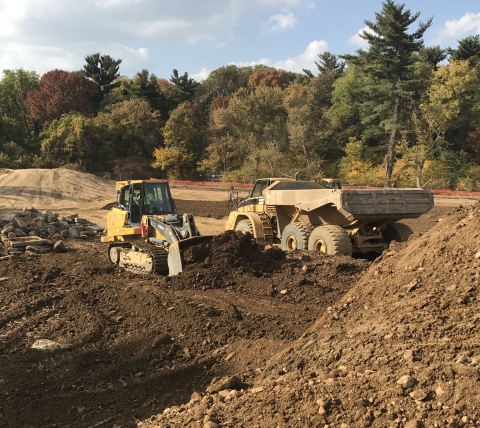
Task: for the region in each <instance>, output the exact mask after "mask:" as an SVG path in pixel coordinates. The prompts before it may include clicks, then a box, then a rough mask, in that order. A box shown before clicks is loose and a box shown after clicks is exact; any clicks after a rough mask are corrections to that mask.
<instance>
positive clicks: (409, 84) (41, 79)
mask: <svg viewBox="0 0 480 428" xmlns="http://www.w3.org/2000/svg"><path fill="white" fill-rule="evenodd" d="M419 18H420V13H418V12H417V13H412V12H411V11H410V10H409V9H407V8H406V7H405V5H404V4H399V3H395V2H393V1H392V0H386V1H384V2H383V3H382V9H381V10H380V11H379V12H377V13H376V14H375V20H374V21H365V24H366V28H367V29H366V30H365V31H363V32H362V33H361V34H360V37H362V38H363V39H364V40H365V41H366V42H367V43H368V47H367V48H365V49H359V50H358V51H357V52H356V53H355V54H353V55H335V54H333V53H330V52H323V53H322V54H320V55H319V57H318V61H317V62H315V65H316V67H317V72H316V73H312V72H311V71H310V70H303V73H292V72H288V71H284V70H278V69H274V68H271V67H267V66H264V65H257V66H254V67H237V66H235V65H228V66H224V67H220V68H218V69H216V70H214V71H213V72H211V73H210V75H209V76H208V78H207V79H206V80H204V81H203V82H201V83H199V82H196V81H195V80H194V79H192V78H191V77H189V75H188V72H185V73H183V74H181V73H179V72H178V70H173V72H172V74H171V76H170V79H168V80H167V79H164V78H157V77H156V76H155V75H154V74H152V73H150V72H149V71H148V70H142V71H140V72H138V73H137V74H136V75H135V76H134V77H133V78H128V77H125V76H121V75H120V72H119V70H120V66H121V62H122V61H121V59H114V58H112V57H110V56H109V55H102V54H100V53H95V54H92V55H88V56H86V57H85V65H84V66H83V68H82V69H81V70H79V71H76V72H67V71H63V70H52V71H49V72H47V73H45V74H44V75H43V76H39V75H38V74H37V73H36V72H34V71H26V70H23V69H19V70H4V71H3V77H2V79H1V80H0V167H6V168H27V167H46V168H51V167H61V166H63V167H67V168H74V169H78V170H82V171H87V172H94V171H110V172H120V173H121V172H131V173H133V174H135V173H148V174H150V175H155V176H162V177H169V178H178V179H198V178H200V177H201V176H202V175H211V174H221V175H222V176H223V179H224V180H225V181H240V182H252V181H253V180H254V179H256V178H258V177H261V176H280V177H293V176H294V175H295V174H296V173H298V176H299V177H300V178H301V179H320V178H322V177H327V176H328V177H339V178H341V179H342V180H343V181H345V182H348V183H351V184H358V185H363V184H370V185H383V184H384V185H386V186H399V187H406V186H409V187H414V186H417V187H439V188H456V189H462V190H477V189H480V91H479V89H480V84H479V83H480V36H479V35H476V36H469V37H466V38H464V39H461V40H458V45H457V46H456V47H455V48H448V49H441V48H440V47H439V46H425V45H424V41H423V36H424V33H425V31H426V30H427V29H428V28H429V27H430V26H431V24H432V19H427V20H426V21H425V22H422V21H420V20H419Z"/></svg>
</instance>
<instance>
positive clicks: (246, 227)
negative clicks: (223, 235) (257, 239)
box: [235, 219, 255, 236]
mask: <svg viewBox="0 0 480 428" xmlns="http://www.w3.org/2000/svg"><path fill="white" fill-rule="evenodd" d="M235 232H242V233H247V232H248V233H250V234H251V235H252V236H255V235H254V233H253V225H252V222H251V221H250V220H248V219H245V220H240V221H239V222H238V223H237V225H236V226H235Z"/></svg>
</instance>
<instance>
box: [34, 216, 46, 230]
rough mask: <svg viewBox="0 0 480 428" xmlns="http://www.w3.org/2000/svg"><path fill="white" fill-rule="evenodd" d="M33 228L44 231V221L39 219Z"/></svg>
mask: <svg viewBox="0 0 480 428" xmlns="http://www.w3.org/2000/svg"><path fill="white" fill-rule="evenodd" d="M35 227H36V228H37V229H38V230H40V231H43V230H45V220H43V218H41V219H40V220H38V221H37V222H36V223H35Z"/></svg>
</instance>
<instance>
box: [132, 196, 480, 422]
mask: <svg viewBox="0 0 480 428" xmlns="http://www.w3.org/2000/svg"><path fill="white" fill-rule="evenodd" d="M479 221H480V205H475V206H471V207H468V208H463V209H457V210H455V211H454V212H452V213H451V214H449V215H448V214H447V215H445V216H444V217H443V219H442V221H440V222H439V224H438V225H437V226H436V227H434V228H433V229H431V230H430V231H428V232H427V233H425V234H424V235H422V236H420V237H418V238H416V239H415V238H413V239H411V240H410V241H409V242H408V243H406V244H394V245H393V246H392V247H391V248H390V249H389V251H388V252H385V253H384V255H383V256H382V257H381V258H380V259H377V261H375V262H374V263H373V265H372V266H371V267H370V269H369V270H368V271H367V272H366V274H365V275H364V276H363V278H362V279H361V280H360V281H358V283H357V284H356V285H354V286H353V287H352V288H351V289H350V290H349V292H348V293H346V294H345V295H344V296H343V297H342V299H340V300H339V301H338V302H337V303H335V304H334V305H332V307H330V308H329V310H327V311H326V312H325V313H323V314H322V315H321V316H320V318H319V319H318V320H317V321H316V322H315V323H314V324H313V326H312V327H311V328H309V329H308V330H307V331H306V332H305V333H304V334H303V335H302V336H301V337H300V338H299V339H298V340H297V341H295V342H293V343H292V344H290V345H289V346H287V347H285V348H284V349H283V350H282V351H281V352H280V353H278V354H276V355H275V356H274V357H272V358H271V359H270V360H269V361H268V362H267V363H266V364H265V366H263V367H262V370H261V372H260V371H259V372H258V373H256V374H255V375H254V376H248V375H247V376H244V377H243V378H242V380H243V383H244V385H241V386H238V387H236V388H237V389H240V388H241V387H242V388H243V389H244V391H245V392H236V393H235V394H234V395H233V396H229V397H228V398H229V401H228V402H227V401H226V399H225V398H222V396H221V395H218V394H216V393H213V392H212V393H211V394H208V393H207V394H206V395H205V396H204V397H203V398H201V399H200V401H197V402H194V401H191V402H190V403H189V404H185V405H183V406H180V407H175V408H172V409H169V410H168V411H167V412H165V413H164V414H161V415H158V416H156V417H155V418H153V417H152V420H151V421H150V422H145V423H144V424H142V426H143V427H154V426H155V427H160V426H161V427H168V426H171V427H174V426H192V427H193V426H202V424H201V423H198V421H199V420H200V421H203V417H206V420H210V421H213V422H215V421H218V424H219V425H218V426H221V427H250V426H258V427H280V426H282V427H287V426H288V427H306V426H315V427H317V426H318V427H323V426H328V427H405V428H412V427H477V426H480V407H479V403H480V388H479V386H478V385H479V383H478V382H479V379H480V371H479V368H480V346H479V344H478V333H479V325H480V324H479V320H480V316H479V310H480V303H479V300H478V292H479V287H480V263H479V262H478V257H480V252H479V250H480V234H479V232H478V224H479ZM228 389H230V388H228ZM154 419H155V420H154ZM189 421H190V422H189ZM205 426H206V425H205Z"/></svg>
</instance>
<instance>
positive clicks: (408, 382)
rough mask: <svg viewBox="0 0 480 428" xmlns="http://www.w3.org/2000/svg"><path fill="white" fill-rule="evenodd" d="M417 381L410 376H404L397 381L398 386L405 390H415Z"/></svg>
mask: <svg viewBox="0 0 480 428" xmlns="http://www.w3.org/2000/svg"><path fill="white" fill-rule="evenodd" d="M416 383H417V381H416V380H415V379H414V378H413V377H410V376H408V375H405V376H402V377H401V378H400V379H398V380H397V384H399V385H401V386H402V387H403V388H406V389H409V388H413V387H414V386H415V384H416Z"/></svg>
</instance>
